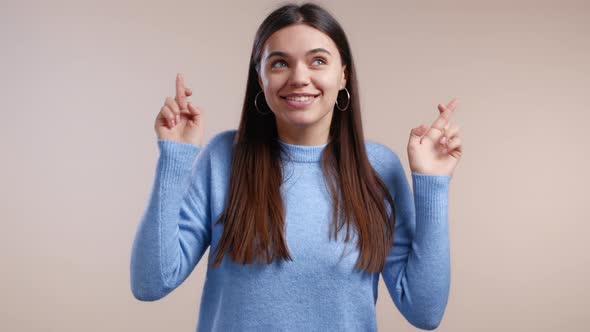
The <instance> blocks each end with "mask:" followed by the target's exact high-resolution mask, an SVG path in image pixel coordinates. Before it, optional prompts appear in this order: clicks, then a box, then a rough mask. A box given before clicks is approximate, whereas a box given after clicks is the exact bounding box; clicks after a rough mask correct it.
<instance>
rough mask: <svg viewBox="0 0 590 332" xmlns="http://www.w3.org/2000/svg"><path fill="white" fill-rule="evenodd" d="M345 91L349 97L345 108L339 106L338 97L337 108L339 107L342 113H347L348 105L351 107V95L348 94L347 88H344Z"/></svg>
mask: <svg viewBox="0 0 590 332" xmlns="http://www.w3.org/2000/svg"><path fill="white" fill-rule="evenodd" d="M341 91H342V90H341ZM344 91H346V95H347V96H348V99H347V101H346V106H345V107H340V105H338V97H336V107H338V109H339V110H340V111H346V110H347V109H348V105H350V93H349V92H348V89H347V88H344Z"/></svg>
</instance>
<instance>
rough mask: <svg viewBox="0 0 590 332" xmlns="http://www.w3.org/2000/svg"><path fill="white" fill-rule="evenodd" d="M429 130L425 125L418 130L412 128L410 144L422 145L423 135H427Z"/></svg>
mask: <svg viewBox="0 0 590 332" xmlns="http://www.w3.org/2000/svg"><path fill="white" fill-rule="evenodd" d="M427 128H428V126H426V125H425V124H422V125H420V126H418V127H416V128H412V131H411V133H410V144H413V143H417V144H420V139H421V138H422V135H424V134H425V133H426V129H427Z"/></svg>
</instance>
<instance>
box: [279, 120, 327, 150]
mask: <svg viewBox="0 0 590 332" xmlns="http://www.w3.org/2000/svg"><path fill="white" fill-rule="evenodd" d="M277 130H278V135H279V140H280V141H282V142H284V143H288V144H294V145H306V146H318V145H324V144H327V143H328V138H329V134H330V128H329V127H327V128H319V129H318V128H314V127H313V126H308V127H301V128H293V127H284V126H281V125H280V124H279V123H277Z"/></svg>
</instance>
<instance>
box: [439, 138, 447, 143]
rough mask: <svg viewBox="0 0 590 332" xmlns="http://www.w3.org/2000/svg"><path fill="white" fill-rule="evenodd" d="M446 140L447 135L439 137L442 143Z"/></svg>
mask: <svg viewBox="0 0 590 332" xmlns="http://www.w3.org/2000/svg"><path fill="white" fill-rule="evenodd" d="M446 141H447V137H446V136H443V137H442V138H441V139H440V142H441V143H442V144H445V142H446Z"/></svg>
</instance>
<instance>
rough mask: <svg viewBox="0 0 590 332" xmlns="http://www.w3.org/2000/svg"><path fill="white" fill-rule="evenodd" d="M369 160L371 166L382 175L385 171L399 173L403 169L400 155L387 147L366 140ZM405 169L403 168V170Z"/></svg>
mask: <svg viewBox="0 0 590 332" xmlns="http://www.w3.org/2000/svg"><path fill="white" fill-rule="evenodd" d="M365 148H366V150H367V158H369V162H370V163H371V165H372V166H373V167H374V168H375V169H376V170H377V171H378V172H379V173H381V174H383V172H385V171H392V170H393V171H398V170H399V169H398V168H400V167H402V163H401V160H400V158H399V156H398V154H397V153H396V152H395V151H393V150H392V149H390V148H389V147H388V146H387V145H385V144H383V143H379V142H375V141H369V140H365ZM402 169H403V168H402Z"/></svg>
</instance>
